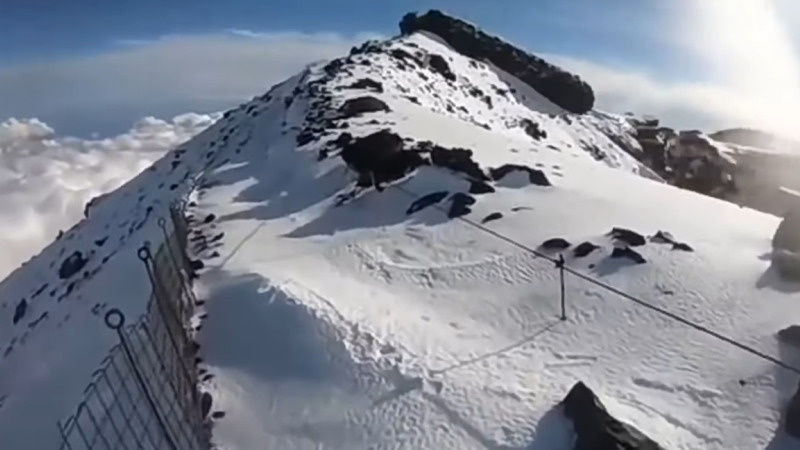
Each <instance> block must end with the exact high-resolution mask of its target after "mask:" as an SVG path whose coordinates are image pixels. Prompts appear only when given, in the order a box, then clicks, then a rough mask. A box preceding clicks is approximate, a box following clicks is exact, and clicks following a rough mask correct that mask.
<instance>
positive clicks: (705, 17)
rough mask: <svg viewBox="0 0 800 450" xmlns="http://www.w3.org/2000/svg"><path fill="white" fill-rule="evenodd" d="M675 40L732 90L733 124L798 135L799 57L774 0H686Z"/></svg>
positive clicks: (711, 77) (711, 76) (799, 98)
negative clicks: (685, 6) (734, 96)
mask: <svg viewBox="0 0 800 450" xmlns="http://www.w3.org/2000/svg"><path fill="white" fill-rule="evenodd" d="M685 2H686V5H687V8H686V9H685V10H683V11H682V12H681V13H680V16H682V17H681V18H680V25H679V26H678V32H679V37H678V40H679V42H680V43H681V44H682V45H683V46H684V47H685V48H687V49H689V50H690V51H691V52H693V53H694V54H695V55H696V56H697V57H698V60H699V61H700V63H701V64H703V65H704V66H705V67H704V68H705V70H706V72H707V73H708V74H709V76H710V80H709V82H711V83H715V84H721V85H723V86H724V87H725V88H726V89H729V90H731V91H732V92H735V93H736V96H737V98H738V101H737V102H736V104H735V107H734V108H733V109H734V110H732V111H730V112H729V114H730V118H729V120H730V122H731V123H732V124H733V125H741V126H753V127H758V128H762V129H765V130H769V131H773V132H777V133H781V134H784V135H787V136H792V137H795V138H797V137H800V131H799V130H798V128H800V127H798V125H797V118H796V112H797V111H798V110H799V109H800V61H798V52H797V49H796V48H795V46H794V43H793V40H792V37H791V35H790V33H789V24H788V23H787V22H785V21H784V18H785V17H786V16H785V15H782V13H781V12H782V10H781V7H780V5H779V4H777V2H776V1H775V0H686V1H685Z"/></svg>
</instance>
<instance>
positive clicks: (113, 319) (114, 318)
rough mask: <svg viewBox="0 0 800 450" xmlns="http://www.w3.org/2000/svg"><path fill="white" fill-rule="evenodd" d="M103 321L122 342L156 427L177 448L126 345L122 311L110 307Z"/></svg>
mask: <svg viewBox="0 0 800 450" xmlns="http://www.w3.org/2000/svg"><path fill="white" fill-rule="evenodd" d="M105 322H106V326H107V327H108V328H111V329H112V330H114V331H116V332H117V337H119V341H120V344H122V350H123V351H124V353H125V356H126V357H127V359H128V362H129V363H130V365H131V370H132V371H133V376H134V378H135V379H136V383H137V384H138V385H139V387H140V388H141V389H142V394H143V395H144V397H145V399H146V400H147V404H148V406H150V408H151V409H152V410H153V416H154V417H155V418H156V422H158V427H159V428H160V429H161V431H162V432H163V433H164V439H165V440H166V441H167V444H169V446H170V448H171V449H172V450H179V449H178V447H177V446H176V445H175V441H174V440H173V439H172V435H170V432H169V429H168V428H167V424H166V423H165V422H164V419H163V418H162V417H161V414H159V410H158V406H156V402H155V400H153V397H152V395H150V390H149V389H148V388H147V383H145V381H144V377H143V376H142V374H141V372H140V371H139V367H138V366H137V365H136V359H134V357H133V353H132V352H131V349H130V347H129V346H128V340H127V339H125V334H124V333H123V330H122V327H123V326H125V315H124V314H122V311H120V310H119V309H117V308H114V309H111V310H109V311H108V312H107V313H106V316H105Z"/></svg>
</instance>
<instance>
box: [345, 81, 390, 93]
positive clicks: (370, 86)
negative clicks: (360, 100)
mask: <svg viewBox="0 0 800 450" xmlns="http://www.w3.org/2000/svg"><path fill="white" fill-rule="evenodd" d="M347 88H349V89H366V90H371V91H375V92H378V93H382V92H383V84H381V82H380V81H375V80H372V79H370V78H362V79H360V80H356V81H355V82H353V84H351V85H349V86H347Z"/></svg>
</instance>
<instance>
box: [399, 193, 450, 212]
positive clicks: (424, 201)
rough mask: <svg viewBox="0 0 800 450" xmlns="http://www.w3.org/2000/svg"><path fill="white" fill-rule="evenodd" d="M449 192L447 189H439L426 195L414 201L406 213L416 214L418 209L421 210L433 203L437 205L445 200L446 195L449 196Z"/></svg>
mask: <svg viewBox="0 0 800 450" xmlns="http://www.w3.org/2000/svg"><path fill="white" fill-rule="evenodd" d="M447 194H448V192H447V191H438V192H433V193H430V194H427V195H424V196H422V197H420V198H418V199H416V200H414V203H412V204H411V206H409V207H408V210H406V214H408V215H410V214H414V213H415V212H417V211H421V210H423V209H425V208H427V207H429V206H431V205H435V204H436V203H439V202H440V201H442V200H444V199H445V197H447Z"/></svg>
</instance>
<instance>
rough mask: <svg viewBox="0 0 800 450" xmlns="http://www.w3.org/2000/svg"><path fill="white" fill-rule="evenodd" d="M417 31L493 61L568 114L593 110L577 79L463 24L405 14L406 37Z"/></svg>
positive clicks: (436, 14) (589, 93)
mask: <svg viewBox="0 0 800 450" xmlns="http://www.w3.org/2000/svg"><path fill="white" fill-rule="evenodd" d="M416 31H426V32H429V33H433V34H435V35H437V36H439V37H440V38H442V39H443V40H444V41H445V42H447V43H448V44H449V45H450V46H451V47H452V48H453V49H455V51H457V52H459V53H461V54H462V55H465V56H468V57H470V58H472V59H475V60H478V61H484V60H486V61H491V62H492V63H493V64H494V65H496V66H497V67H499V68H500V69H502V70H504V71H506V72H508V73H510V74H511V75H514V76H515V77H517V78H519V79H520V80H522V82H524V83H525V84H527V85H528V86H530V87H532V88H533V89H535V90H536V91H537V92H539V93H540V94H542V95H543V96H545V97H546V98H548V99H549V100H550V101H551V102H553V103H555V104H556V105H558V106H560V107H562V108H564V109H565V110H567V111H569V112H573V113H576V114H583V113H586V112H588V111H591V109H592V108H593V107H594V101H595V97H594V91H593V90H592V87H591V86H589V84H588V83H586V82H585V81H583V80H581V79H580V78H579V77H578V76H577V75H574V74H572V73H569V72H567V71H565V70H563V69H561V68H559V67H556V66H554V65H552V64H550V63H548V62H547V61H545V60H543V59H541V58H539V57H537V56H534V55H531V54H530V53H527V52H525V51H523V50H521V49H519V48H517V47H514V46H513V45H511V44H509V43H508V42H505V41H503V40H501V39H499V38H497V37H495V36H491V35H489V34H486V33H484V32H483V31H481V30H479V29H477V28H476V27H475V26H474V25H471V24H469V23H467V22H464V21H463V20H460V19H457V18H455V17H451V16H448V15H446V14H444V13H442V12H441V11H437V10H430V11H428V12H427V13H425V14H423V15H421V16H417V15H416V13H409V14H406V15H405V16H404V17H403V19H402V20H401V21H400V32H401V33H402V34H404V35H407V34H411V33H414V32H416Z"/></svg>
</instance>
